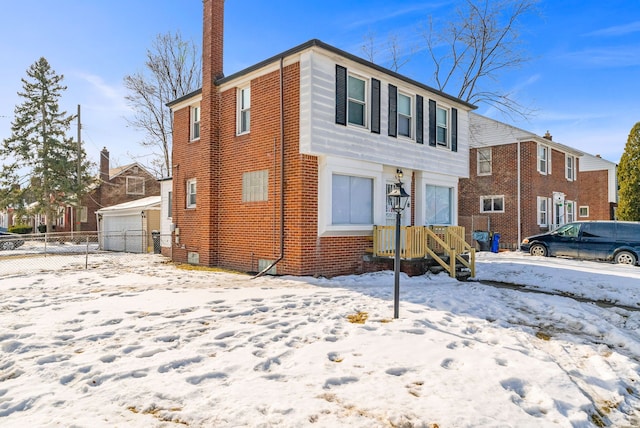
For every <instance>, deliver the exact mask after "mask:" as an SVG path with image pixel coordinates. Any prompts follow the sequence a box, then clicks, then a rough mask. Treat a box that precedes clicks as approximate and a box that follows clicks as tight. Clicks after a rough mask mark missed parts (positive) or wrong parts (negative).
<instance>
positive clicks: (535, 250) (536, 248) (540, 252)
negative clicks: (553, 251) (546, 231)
mask: <svg viewBox="0 0 640 428" xmlns="http://www.w3.org/2000/svg"><path fill="white" fill-rule="evenodd" d="M529 254H531V255H532V256H538V257H547V249H546V248H545V246H544V245H540V244H533V245H532V246H531V248H529Z"/></svg>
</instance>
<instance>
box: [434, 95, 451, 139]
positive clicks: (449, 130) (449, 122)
mask: <svg viewBox="0 0 640 428" xmlns="http://www.w3.org/2000/svg"><path fill="white" fill-rule="evenodd" d="M438 110H444V111H445V112H446V113H447V124H446V127H445V129H446V137H445V139H446V141H445V144H440V142H438V128H440V126H438ZM450 127H451V109H450V108H449V107H445V106H443V105H441V104H436V147H443V148H447V149H448V148H450V147H451V128H450Z"/></svg>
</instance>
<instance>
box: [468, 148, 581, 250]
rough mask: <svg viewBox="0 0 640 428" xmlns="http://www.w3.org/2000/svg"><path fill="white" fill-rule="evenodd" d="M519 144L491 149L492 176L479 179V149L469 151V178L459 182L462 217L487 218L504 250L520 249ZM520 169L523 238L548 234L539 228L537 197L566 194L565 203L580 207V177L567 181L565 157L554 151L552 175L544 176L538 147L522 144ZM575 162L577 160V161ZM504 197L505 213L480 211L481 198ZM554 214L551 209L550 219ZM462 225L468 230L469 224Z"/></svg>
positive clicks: (544, 229)
mask: <svg viewBox="0 0 640 428" xmlns="http://www.w3.org/2000/svg"><path fill="white" fill-rule="evenodd" d="M517 150H518V147H517V144H516V143H513V144H504V145H499V146H493V147H492V161H493V164H492V166H493V170H492V174H491V175H489V176H477V171H476V169H477V149H475V148H473V149H471V150H470V157H469V159H470V178H469V179H461V180H460V191H459V216H460V218H463V217H470V216H472V215H475V216H487V217H489V220H490V225H491V227H490V229H491V231H492V232H498V233H500V243H501V247H505V248H517V246H518V210H517V206H518V205H517V204H518V200H517V196H518V191H517V183H518V176H517V171H518V164H517V158H518V156H517V153H518V152H517ZM520 159H521V163H520V168H521V182H520V186H521V195H522V196H521V200H520V204H521V211H520V214H521V218H520V219H521V238H524V237H526V236H529V235H534V234H537V233H542V232H545V231H547V228H541V227H540V226H538V218H537V212H538V211H537V197H538V196H544V197H548V198H550V197H551V196H552V195H553V192H563V193H564V194H565V200H567V201H576V207H575V213H576V219H577V206H578V205H580V204H581V202H580V201H579V200H578V191H579V185H580V184H581V182H582V181H581V180H580V178H579V179H578V181H568V180H567V179H566V178H565V167H566V163H565V154H564V153H563V152H559V151H556V150H551V168H552V170H551V174H547V175H543V174H540V173H539V172H538V170H537V144H536V142H533V141H527V142H522V143H520ZM576 163H578V160H577V159H576ZM489 195H504V197H505V205H504V207H505V212H504V213H482V212H480V196H489ZM551 215H552V211H551V207H549V216H550V217H551ZM460 223H461V225H462V226H465V227H469V225H468V224H462V222H460Z"/></svg>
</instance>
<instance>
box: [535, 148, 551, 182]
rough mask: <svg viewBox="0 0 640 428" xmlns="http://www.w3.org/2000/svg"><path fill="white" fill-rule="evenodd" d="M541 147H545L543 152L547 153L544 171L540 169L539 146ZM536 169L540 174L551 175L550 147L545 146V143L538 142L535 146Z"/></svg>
mask: <svg viewBox="0 0 640 428" xmlns="http://www.w3.org/2000/svg"><path fill="white" fill-rule="evenodd" d="M541 147H543V148H544V149H545V152H546V154H547V159H546V162H545V167H546V171H542V170H541V169H540V159H541V158H540V148H541ZM536 169H537V170H538V172H539V173H540V174H542V175H551V147H549V146H547V145H546V144H540V143H538V145H537V147H536Z"/></svg>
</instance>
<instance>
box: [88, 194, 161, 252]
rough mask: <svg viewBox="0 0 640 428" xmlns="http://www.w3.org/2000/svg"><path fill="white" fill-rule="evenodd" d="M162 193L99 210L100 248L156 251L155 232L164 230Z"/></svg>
mask: <svg viewBox="0 0 640 428" xmlns="http://www.w3.org/2000/svg"><path fill="white" fill-rule="evenodd" d="M160 205H161V202H160V196H149V197H147V198H142V199H137V200H135V201H131V202H125V203H122V204H118V205H113V206H111V207H105V208H101V209H99V210H98V211H96V217H97V221H98V241H99V243H100V249H102V250H106V251H124V252H128V253H145V252H153V237H152V235H151V232H152V231H154V230H157V231H159V230H160Z"/></svg>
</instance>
